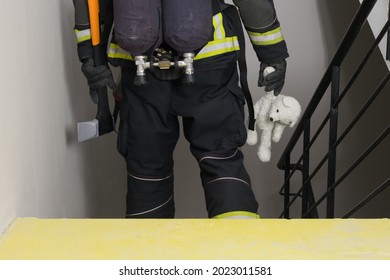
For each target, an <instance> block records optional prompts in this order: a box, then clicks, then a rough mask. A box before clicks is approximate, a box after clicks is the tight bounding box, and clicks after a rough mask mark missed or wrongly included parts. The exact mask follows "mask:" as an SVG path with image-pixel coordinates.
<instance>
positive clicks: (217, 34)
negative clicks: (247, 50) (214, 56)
mask: <svg viewBox="0 0 390 280" xmlns="http://www.w3.org/2000/svg"><path fill="white" fill-rule="evenodd" d="M213 26H214V40H220V39H224V38H225V37H226V32H225V28H224V27H223V18H222V13H218V14H216V15H215V16H213Z"/></svg>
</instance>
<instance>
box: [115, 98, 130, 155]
mask: <svg viewBox="0 0 390 280" xmlns="http://www.w3.org/2000/svg"><path fill="white" fill-rule="evenodd" d="M119 117H120V121H119V130H118V138H117V150H118V152H119V153H120V154H121V155H122V156H124V157H125V158H126V156H127V147H128V145H127V139H128V136H129V106H128V105H127V104H126V103H123V102H122V104H121V109H120V111H119Z"/></svg>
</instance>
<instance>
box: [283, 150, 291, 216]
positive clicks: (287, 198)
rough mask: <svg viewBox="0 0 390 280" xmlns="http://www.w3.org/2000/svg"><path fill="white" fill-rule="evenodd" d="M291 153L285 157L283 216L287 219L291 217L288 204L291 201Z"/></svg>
mask: <svg viewBox="0 0 390 280" xmlns="http://www.w3.org/2000/svg"><path fill="white" fill-rule="evenodd" d="M289 176H290V153H287V154H286V157H285V159H284V211H283V216H284V218H286V219H289V218H290V208H289V207H287V205H288V204H289V203H290V179H288V177H289Z"/></svg>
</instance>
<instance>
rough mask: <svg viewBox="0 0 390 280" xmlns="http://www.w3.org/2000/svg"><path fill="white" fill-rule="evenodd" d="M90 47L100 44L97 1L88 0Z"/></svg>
mask: <svg viewBox="0 0 390 280" xmlns="http://www.w3.org/2000/svg"><path fill="white" fill-rule="evenodd" d="M88 10H89V23H90V26H91V37H92V46H97V45H99V44H100V22H99V0H88Z"/></svg>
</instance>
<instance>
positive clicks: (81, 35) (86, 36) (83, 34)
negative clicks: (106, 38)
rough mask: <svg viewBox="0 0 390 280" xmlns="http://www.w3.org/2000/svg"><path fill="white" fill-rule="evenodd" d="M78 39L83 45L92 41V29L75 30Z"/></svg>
mask: <svg viewBox="0 0 390 280" xmlns="http://www.w3.org/2000/svg"><path fill="white" fill-rule="evenodd" d="M74 32H75V34H76V38H77V43H81V42H84V41H87V40H91V29H84V30H77V29H75V30H74Z"/></svg>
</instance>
